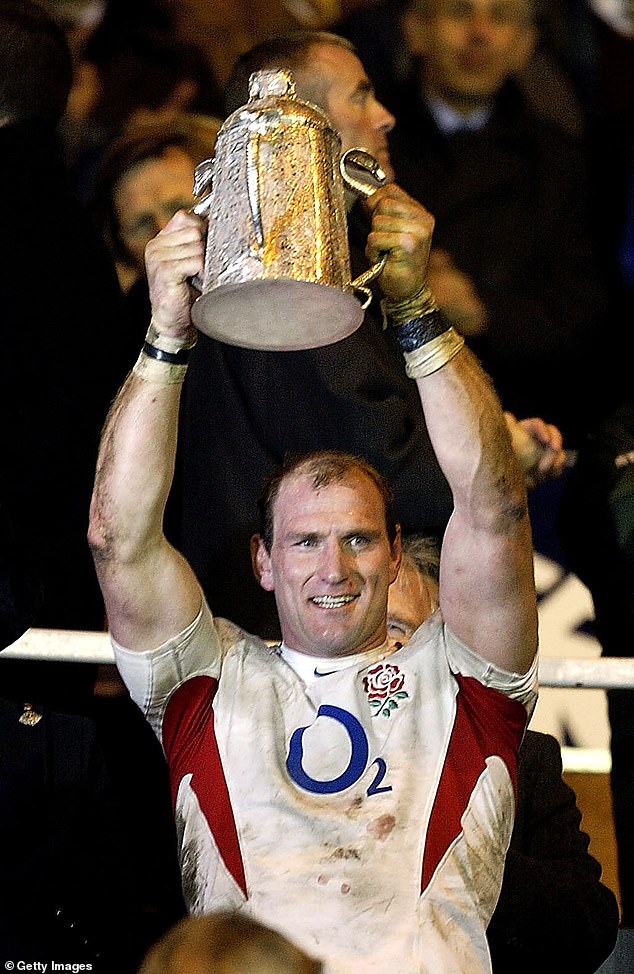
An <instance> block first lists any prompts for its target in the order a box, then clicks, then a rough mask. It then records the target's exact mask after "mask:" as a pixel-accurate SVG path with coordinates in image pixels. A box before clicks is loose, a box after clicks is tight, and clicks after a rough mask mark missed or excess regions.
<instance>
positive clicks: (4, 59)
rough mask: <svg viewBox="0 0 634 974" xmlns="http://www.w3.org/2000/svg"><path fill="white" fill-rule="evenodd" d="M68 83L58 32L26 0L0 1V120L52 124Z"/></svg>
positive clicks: (65, 50)
mask: <svg viewBox="0 0 634 974" xmlns="http://www.w3.org/2000/svg"><path fill="white" fill-rule="evenodd" d="M72 83H73V63H72V56H71V52H70V48H69V46H68V42H67V40H66V35H65V34H64V31H63V30H62V29H61V27H59V26H58V25H57V24H56V23H55V21H54V20H52V18H51V17H49V16H48V14H47V13H46V12H45V11H44V10H43V9H42V8H41V7H40V6H38V4H36V3H31V2H30V0H0V121H2V122H5V123H6V122H9V123H15V122H24V121H28V120H30V119H37V120H39V121H43V122H46V123H47V124H49V125H53V126H55V125H57V123H58V122H59V121H60V119H61V117H62V115H63V114H64V111H65V110H66V102H67V101H68V95H69V92H70V89H71V85H72Z"/></svg>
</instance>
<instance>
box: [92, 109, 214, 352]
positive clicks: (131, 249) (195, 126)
mask: <svg viewBox="0 0 634 974" xmlns="http://www.w3.org/2000/svg"><path fill="white" fill-rule="evenodd" d="M220 124H221V123H220V119H217V118H213V117H211V116H207V115H178V116H177V117H176V118H175V119H174V120H173V121H170V122H167V123H165V122H158V121H146V122H135V123H130V124H129V125H127V126H126V128H125V129H124V131H123V132H122V133H121V135H120V136H119V137H118V138H117V139H116V140H115V141H114V142H113V143H112V145H111V146H110V147H109V148H108V150H107V151H106V153H105V155H104V158H103V160H102V163H101V167H100V170H99V173H98V176H97V184H96V189H95V199H94V202H93V208H94V211H95V216H96V219H97V223H98V226H99V228H100V230H101V232H102V234H103V237H104V239H105V241H106V243H107V244H108V247H109V249H110V252H111V253H112V255H113V257H114V260H115V263H116V267H117V273H118V275H119V281H120V283H121V285H122V287H123V289H124V291H129V290H130V288H131V287H132V285H133V284H134V283H135V281H136V280H138V279H139V278H144V277H145V263H144V253H145V247H146V244H147V243H148V241H149V240H151V239H152V237H154V236H155V235H156V234H157V233H158V232H159V230H162V228H163V227H164V226H165V224H166V223H167V221H168V220H169V219H170V217H172V216H173V215H174V213H175V212H176V210H178V209H189V208H190V207H191V206H192V204H193V202H194V199H193V196H192V193H193V185H194V169H195V167H196V166H197V165H198V163H199V162H202V161H203V160H204V159H208V158H210V157H211V156H212V155H213V148H214V143H215V140H216V136H217V134H218V130H219V128H220ZM144 310H149V301H148V302H147V305H146V307H145V308H144ZM146 324H147V323H146V322H143V323H142V327H143V328H145V327H146ZM142 334H143V332H142Z"/></svg>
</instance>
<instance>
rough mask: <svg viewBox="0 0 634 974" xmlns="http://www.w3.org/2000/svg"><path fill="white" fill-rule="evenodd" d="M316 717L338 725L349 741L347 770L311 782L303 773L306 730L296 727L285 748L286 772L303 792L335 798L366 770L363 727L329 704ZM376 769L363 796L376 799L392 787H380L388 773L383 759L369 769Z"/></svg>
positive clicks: (367, 746) (349, 714) (367, 750)
mask: <svg viewBox="0 0 634 974" xmlns="http://www.w3.org/2000/svg"><path fill="white" fill-rule="evenodd" d="M317 717H318V718H319V717H330V718H331V719H332V720H336V721H337V722H338V723H339V724H341V725H342V726H343V727H344V728H345V730H346V733H347V734H348V737H349V739H350V750H351V753H350V760H349V761H348V767H347V768H346V769H345V771H343V772H342V774H340V775H339V776H338V777H337V778H331V779H329V780H325V781H322V780H320V779H318V778H312V777H311V776H310V775H309V774H308V772H307V771H306V770H305V769H304V764H303V761H304V740H303V738H304V732H305V731H306V730H308V727H307V726H306V727H298V728H297V730H296V731H294V732H293V734H292V736H291V740H290V744H289V747H288V757H287V758H286V770H287V771H288V773H289V775H290V776H291V779H292V780H293V781H294V782H295V784H296V785H298V786H299V787H300V788H303V790H304V791H310V792H312V793H313V794H318V795H334V794H336V793H337V792H339V791H345V790H346V788H351V787H352V785H355V784H356V783H357V781H359V779H360V778H361V777H362V776H363V775H364V774H365V772H366V769H367V767H368V757H369V755H370V748H369V745H368V738H367V736H366V733H365V731H364V729H363V726H362V724H361V723H360V722H359V721H358V720H357V718H356V717H355V716H354V715H353V714H351V713H349V711H347V710H342V709H341V708H340V707H333V706H330V705H329V704H322V705H321V707H320V708H319V710H318V711H317ZM375 765H376V769H377V771H376V774H375V776H374V779H373V780H372V783H371V785H370V787H369V788H368V789H367V791H366V795H368V796H370V795H378V794H380V793H381V792H383V791H391V790H392V786H391V785H381V782H382V781H383V779H384V777H385V774H386V772H387V765H386V763H385V761H384V760H383V758H376V759H375V760H374V761H373V762H372V764H371V765H370V767H374V766H375Z"/></svg>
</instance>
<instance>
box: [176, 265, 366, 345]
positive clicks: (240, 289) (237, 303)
mask: <svg viewBox="0 0 634 974" xmlns="http://www.w3.org/2000/svg"><path fill="white" fill-rule="evenodd" d="M192 319H193V322H194V324H195V325H196V327H197V328H198V329H199V331H201V332H202V333H203V334H204V335H207V336H209V338H215V339H217V340H218V341H221V342H225V344H227V345H237V346H239V347H240V348H252V349H259V350H261V351H278V352H291V351H298V350H301V349H307V348H321V347H322V346H323V345H332V344H333V343H334V342H339V341H341V339H342V338H347V337H348V335H351V334H352V333H353V332H354V331H356V330H357V328H358V327H359V325H360V324H361V322H362V321H363V309H362V307H361V305H360V303H359V301H358V300H357V299H356V298H355V297H354V295H353V294H352V293H349V292H346V291H343V290H341V289H340V288H337V287H331V286H329V285H325V284H317V283H314V282H312V281H294V280H292V279H282V278H278V279H276V280H263V281H247V282H244V283H239V284H220V285H218V286H217V287H214V288H212V289H211V290H210V291H208V292H207V293H206V294H201V296H200V297H199V298H198V299H197V300H196V301H195V302H194V306H193V308H192Z"/></svg>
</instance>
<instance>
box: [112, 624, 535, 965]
mask: <svg viewBox="0 0 634 974" xmlns="http://www.w3.org/2000/svg"><path fill="white" fill-rule="evenodd" d="M115 651H116V654H117V662H118V665H119V668H120V670H121V674H122V676H123V678H124V680H125V682H126V684H127V685H128V688H129V690H130V693H131V695H132V697H133V699H134V700H135V701H136V702H137V704H138V705H139V706H140V707H141V709H142V710H143V712H144V713H145V714H146V716H147V717H148V719H149V720H150V722H151V724H152V726H153V727H154V729H155V732H156V734H157V735H158V737H159V739H160V741H161V743H162V745H163V748H164V751H165V754H166V757H167V761H168V764H169V769H170V779H171V787H172V797H173V802H174V811H175V816H176V824H177V832H178V839H179V855H180V860H181V869H182V875H183V889H184V892H185V898H186V901H187V904H188V907H189V909H190V911H191V912H192V913H208V912H215V911H219V910H224V909H238V910H243V911H245V912H247V913H248V914H250V915H251V916H253V917H255V918H256V919H258V920H260V921H261V922H263V923H265V924H267V925H269V926H271V927H273V928H274V929H276V930H279V931H280V932H282V933H283V934H285V935H286V936H287V937H289V939H290V940H292V941H294V942H295V943H297V944H298V945H299V946H300V947H303V948H304V949H305V950H306V951H307V952H308V953H310V954H312V955H313V956H315V957H317V958H319V959H320V960H322V961H324V965H325V971H326V972H327V974H367V972H368V971H369V970H371V969H373V970H378V971H388V970H389V971H390V972H392V974H479V972H486V971H490V960H489V954H488V947H487V943H486V937H485V930H486V926H487V924H488V921H489V919H490V917H491V914H492V913H493V910H494V908H495V905H496V902H497V898H498V895H499V890H500V886H501V882H502V872H503V866H504V856H505V853H506V850H507V847H508V843H509V840H510V837H511V831H512V826H513V816H514V806H515V800H514V793H515V788H516V774H517V763H516V757H517V751H518V748H519V745H520V741H521V738H522V735H523V732H524V728H525V725H526V720H527V711H530V710H531V709H532V707H533V706H534V702H535V699H536V663H535V665H534V666H533V668H532V669H531V671H530V672H529V673H528V674H526V675H525V676H517V675H514V674H509V673H505V672H503V671H501V670H499V669H497V668H496V667H494V666H493V665H492V664H490V663H488V662H487V661H485V660H482V659H481V658H480V657H478V656H476V655H475V654H474V653H472V652H471V651H470V650H469V649H467V647H465V646H464V645H463V644H461V643H460V642H459V641H458V640H457V639H456V637H455V636H453V635H452V634H451V632H450V631H449V630H448V629H447V628H446V626H445V625H444V623H443V621H442V617H441V615H440V613H438V612H437V613H435V614H434V615H433V616H432V617H431V618H430V619H428V620H427V621H426V622H425V623H424V624H423V625H422V626H421V628H420V629H419V630H418V632H417V633H416V634H415V635H414V637H412V640H411V641H410V642H409V643H408V644H407V645H406V646H404V647H401V648H399V649H397V650H396V651H394V652H390V653H389V654H388V655H385V654H386V649H385V647H383V654H384V655H383V658H379V659H377V660H375V661H373V662H369V663H368V662H367V661H363V664H361V665H352V666H350V667H348V668H345V669H342V670H339V671H337V672H334V673H331V674H328V675H325V676H320V677H316V678H315V681H314V682H309V683H308V684H305V683H304V682H303V681H302V680H301V679H300V678H299V677H298V676H297V674H296V673H295V672H294V670H293V669H292V668H291V667H290V666H289V665H288V664H287V663H286V662H285V661H284V660H283V659H282V658H281V655H280V653H279V650H277V649H275V648H271V647H269V646H267V645H266V644H265V643H264V642H262V641H261V640H260V639H258V638H256V637H254V636H251V635H248V634H247V633H245V632H243V631H242V630H240V629H238V628H237V627H236V626H234V625H233V624H231V623H229V622H226V621H225V620H223V619H218V620H213V619H212V617H211V614H210V612H209V610H208V608H207V607H206V606H205V605H204V606H203V608H202V610H201V612H200V614H199V616H198V618H197V619H196V620H195V621H194V622H193V623H192V625H191V626H189V627H188V628H187V629H186V630H185V631H184V632H183V633H181V634H180V635H179V636H177V637H175V638H174V639H171V640H170V641H169V642H167V643H165V644H164V645H163V646H161V647H159V648H158V649H156V650H152V651H150V652H143V653H136V652H130V651H127V650H125V649H123V648H122V647H119V646H117V645H116V644H115Z"/></svg>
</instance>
